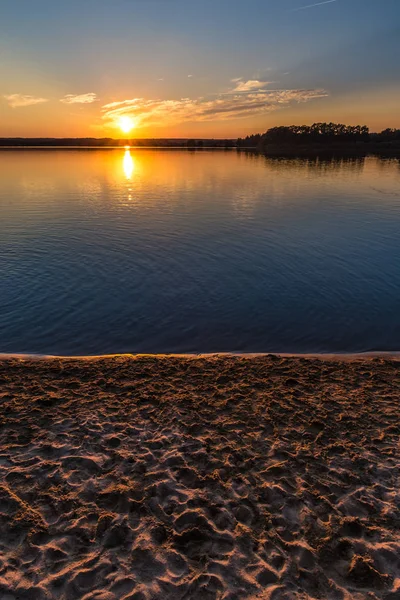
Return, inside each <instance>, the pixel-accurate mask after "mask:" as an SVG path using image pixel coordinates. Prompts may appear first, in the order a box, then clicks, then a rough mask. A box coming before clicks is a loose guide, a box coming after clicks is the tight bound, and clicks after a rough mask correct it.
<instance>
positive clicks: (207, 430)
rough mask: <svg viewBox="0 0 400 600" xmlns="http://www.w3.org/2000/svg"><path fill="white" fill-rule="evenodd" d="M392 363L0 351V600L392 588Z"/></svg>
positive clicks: (396, 588)
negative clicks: (1, 354)
mask: <svg viewBox="0 0 400 600" xmlns="http://www.w3.org/2000/svg"><path fill="white" fill-rule="evenodd" d="M399 389H400V378H399V364H398V360H395V359H394V358H386V357H385V358H384V357H376V358H364V357H359V358H357V360H349V359H346V360H341V359H340V358H335V359H334V360H319V359H315V358H311V357H282V356H253V357H250V356H221V355H214V356H199V357H196V360H193V359H192V358H190V357H177V356H169V357H167V356H137V357H130V356H115V357H107V358H105V357H97V358H92V359H90V360H86V359H81V360H74V359H68V358H65V359H60V358H52V359H43V360H32V359H29V358H27V357H20V358H17V357H14V358H12V357H10V358H4V359H3V360H1V361H0V390H1V391H0V401H1V402H0V426H1V428H0V477H1V479H0V598H4V599H7V600H13V599H18V600H20V599H31V598H32V599H36V598H37V599H41V598H43V599H44V598H57V599H65V600H67V599H68V600H69V599H76V598H79V599H80V598H83V599H85V600H89V599H90V600H114V599H124V600H134V599H136V600H140V599H142V600H156V599H157V600H158V599H160V600H161V599H167V600H168V599H171V600H172V599H192V598H193V599H197V598H199V599H200V598H201V599H207V600H214V599H224V600H227V599H229V600H234V599H241V598H243V599H247V598H252V599H253V598H260V599H261V598H262V599H266V598H269V599H271V600H279V599H283V600H291V599H292V598H293V599H299V600H300V599H301V600H305V599H307V598H310V599H311V598H329V599H330V598H332V599H344V600H350V599H356V600H361V599H364V598H369V599H371V600H373V599H377V598H379V599H381V598H382V599H384V600H396V599H398V598H400V558H399V557H400V492H399V489H400V488H399V484H400V478H399V456H400V454H399V426H398V423H399V417H398V410H399V404H398V402H399Z"/></svg>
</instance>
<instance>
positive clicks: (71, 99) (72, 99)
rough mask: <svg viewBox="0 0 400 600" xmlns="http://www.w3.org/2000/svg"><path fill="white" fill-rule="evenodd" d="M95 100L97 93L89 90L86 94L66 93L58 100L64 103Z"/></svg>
mask: <svg viewBox="0 0 400 600" xmlns="http://www.w3.org/2000/svg"><path fill="white" fill-rule="evenodd" d="M96 101H97V94H95V93H94V92H89V93H88V94H78V95H74V94H67V95H66V96H64V98H61V100H60V102H63V103H64V104H92V102H96Z"/></svg>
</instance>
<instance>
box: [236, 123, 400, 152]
mask: <svg viewBox="0 0 400 600" xmlns="http://www.w3.org/2000/svg"><path fill="white" fill-rule="evenodd" d="M356 144H358V145H362V146H365V145H374V146H377V145H379V144H385V145H390V144H393V145H395V146H396V147H399V145H400V129H385V130H384V131H382V132H381V133H370V131H369V129H368V127H367V126H366V125H354V126H353V125H343V124H341V123H314V124H313V125H290V126H288V127H272V129H268V131H266V133H262V134H256V135H250V136H248V137H246V138H243V139H242V138H239V139H238V140H237V147H238V148H254V149H257V150H259V151H261V152H262V151H265V150H268V149H271V148H276V147H281V146H286V147H294V146H295V147H298V146H304V147H312V146H325V147H338V146H345V145H352V146H354V145H356Z"/></svg>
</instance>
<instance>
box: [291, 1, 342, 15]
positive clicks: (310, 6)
mask: <svg viewBox="0 0 400 600" xmlns="http://www.w3.org/2000/svg"><path fill="white" fill-rule="evenodd" d="M337 1H338V0H325V1H324V2H316V3H315V4H307V6H299V7H298V8H292V10H288V12H297V11H299V10H307V9H308V8H314V7H315V6H323V5H324V4H332V3H333V2H337Z"/></svg>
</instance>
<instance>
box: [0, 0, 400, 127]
mask: <svg viewBox="0 0 400 600" xmlns="http://www.w3.org/2000/svg"><path fill="white" fill-rule="evenodd" d="M399 57H400V0H330V1H325V2H322V0H319V2H313V0H112V2H111V1H109V0H79V1H78V0H69V1H68V0H65V1H59V0H58V1H55V0H52V1H50V0H35V1H34V2H31V1H30V0H1V3H0V59H1V60H0V135H54V136H59V135H60V136H64V135H93V136H101V135H114V134H116V133H117V129H116V126H117V125H118V122H119V119H120V118H121V116H129V118H131V119H132V120H133V122H134V123H135V125H136V127H137V135H141V136H148V135H154V136H161V135H166V136H181V135H182V136H201V135H204V136H205V137H206V136H215V137H236V136H237V135H245V134H246V133H252V132H255V131H264V130H265V129H267V128H268V127H270V126H273V125H277V124H288V123H303V122H304V123H310V122H313V121H315V120H336V121H337V120H342V121H346V122H352V123H355V122H359V121H362V122H363V123H366V124H367V125H369V126H370V127H371V128H372V129H381V128H384V127H387V126H396V127H400V117H399V114H400V111H399V110H398V106H400V66H399Z"/></svg>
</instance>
